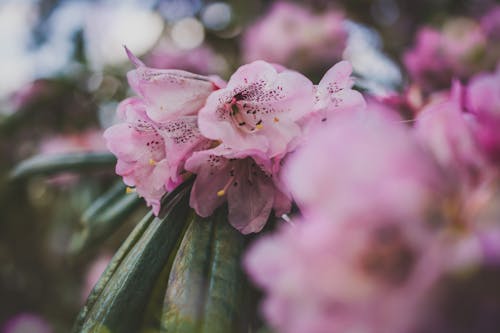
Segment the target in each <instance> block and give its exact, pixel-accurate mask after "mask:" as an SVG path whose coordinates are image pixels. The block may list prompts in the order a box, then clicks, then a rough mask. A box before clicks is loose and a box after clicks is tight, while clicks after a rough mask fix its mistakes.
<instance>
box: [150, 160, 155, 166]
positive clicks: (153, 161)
mask: <svg viewBox="0 0 500 333" xmlns="http://www.w3.org/2000/svg"><path fill="white" fill-rule="evenodd" d="M149 165H152V166H155V165H156V161H155V160H153V159H152V158H150V159H149Z"/></svg>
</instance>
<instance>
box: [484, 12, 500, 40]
mask: <svg viewBox="0 0 500 333" xmlns="http://www.w3.org/2000/svg"><path fill="white" fill-rule="evenodd" d="M481 28H482V29H483V31H484V33H485V34H486V36H487V37H488V38H489V39H490V40H494V41H500V6H496V7H493V8H491V9H490V10H489V11H488V13H487V14H486V15H484V16H483V17H482V18H481Z"/></svg>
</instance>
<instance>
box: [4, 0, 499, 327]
mask: <svg viewBox="0 0 500 333" xmlns="http://www.w3.org/2000/svg"><path fill="white" fill-rule="evenodd" d="M294 3H295V4H299V5H301V6H303V7H304V8H307V10H308V11H309V12H310V17H307V18H305V17H302V16H301V15H300V14H297V15H295V14H294V13H293V11H291V12H289V13H287V14H286V15H285V17H283V18H277V19H275V21H272V20H271V21H272V22H267V23H266V22H263V20H265V17H267V16H268V15H270V14H269V12H270V11H271V12H272V10H273V8H275V5H276V4H275V3H274V1H258V0H254V1H246V0H233V1H204V0H143V1H140V0H123V1H120V0H116V1H111V0H109V1H105V0H101V1H98V0H94V1H91V0H89V1H78V0H73V1H72V0H39V1H36V0H31V1H30V0H0V154H1V159H0V332H1V333H4V332H5V333H12V332H33V333H36V332H68V331H69V330H70V327H71V325H72V323H73V320H74V318H75V316H76V314H77V312H78V311H79V308H80V307H81V306H82V304H83V302H84V300H85V297H86V295H87V294H88V292H89V291H90V289H91V288H92V285H93V283H95V281H96V280H97V278H98V277H99V274H100V272H101V271H102V270H103V269H104V267H105V265H106V263H107V261H108V260H109V259H110V257H111V256H112V254H113V252H114V251H115V250H116V248H117V247H118V246H119V244H120V243H121V241H123V239H124V238H125V237H126V235H127V234H128V232H129V231H130V230H131V228H132V227H133V225H134V223H135V222H136V221H137V220H138V219H139V218H140V217H141V216H142V215H143V214H144V213H145V212H146V207H145V205H144V204H142V203H139V204H137V205H135V206H134V209H132V210H131V212H130V214H129V215H130V217H129V218H127V219H125V221H124V222H123V223H122V224H121V225H120V227H119V228H117V230H116V232H113V233H112V234H111V235H109V236H108V237H105V239H100V241H99V242H94V243H92V244H90V245H88V246H87V245H86V246H85V247H82V246H81V244H80V243H79V238H78V237H79V235H80V236H81V229H82V223H81V216H82V214H83V213H84V212H85V210H86V209H87V208H88V207H89V206H90V205H91V204H92V202H93V201H94V200H95V199H96V198H98V197H99V196H100V195H101V194H102V193H103V192H105V191H106V190H108V189H109V188H110V187H111V186H118V187H119V185H113V184H114V183H115V182H116V181H117V180H118V178H117V177H116V176H115V175H114V172H113V167H112V165H110V166H108V167H106V168H101V169H99V170H94V171H92V170H90V171H88V170H87V171H85V172H83V173H78V174H76V173H75V174H62V175H57V176H40V175H38V176H33V177H25V178H23V179H12V177H11V175H12V174H11V171H12V169H13V168H14V167H15V166H16V165H17V164H18V163H19V162H21V161H23V160H25V159H27V158H30V157H32V156H37V155H41V156H49V155H51V154H60V153H68V152H88V151H92V152H105V151H106V147H105V145H104V142H103V139H102V137H101V133H102V131H103V129H105V128H106V127H108V126H110V125H111V124H112V123H113V121H114V112H115V108H116V105H117V103H118V102H119V101H120V100H122V99H123V98H124V97H125V96H127V94H128V84H127V81H126V78H125V75H126V72H127V71H128V70H130V69H131V68H132V65H131V64H130V63H129V61H128V59H127V57H126V54H125V52H124V49H123V45H126V46H127V47H128V48H129V49H130V50H132V51H133V52H134V53H135V54H136V55H137V56H140V57H141V59H143V60H144V61H145V63H146V64H147V65H149V66H152V67H158V68H180V69H185V70H189V71H193V72H197V73H201V74H217V75H219V76H221V77H222V78H224V79H227V78H228V77H229V75H230V74H231V73H232V72H233V71H234V70H235V69H236V68H238V66H240V65H241V64H243V63H245V62H248V61H251V60H254V59H256V58H266V57H269V59H266V60H269V61H275V62H279V63H282V64H283V65H286V66H289V67H292V68H294V69H297V70H300V71H302V72H303V73H305V74H306V75H308V76H309V77H310V78H311V79H312V80H315V82H317V80H318V79H319V78H321V75H322V73H323V72H324V71H325V69H327V68H329V67H331V66H332V65H333V64H334V63H335V62H337V61H338V60H340V59H342V58H344V59H349V60H351V61H352V63H353V67H354V71H355V75H356V76H357V77H358V88H359V89H362V90H366V91H368V92H370V93H375V94H383V93H385V92H390V91H398V90H401V89H403V87H405V84H406V83H407V82H408V81H409V79H408V71H407V70H405V66H404V63H403V60H402V59H403V57H402V55H403V54H404V52H405V51H406V50H408V49H409V48H411V47H412V45H413V44H414V43H415V38H416V32H417V30H418V29H419V28H420V27H422V26H423V25H429V26H435V27H443V25H445V23H446V22H448V21H449V20H450V18H457V17H460V18H464V17H465V18H466V19H465V18H464V19H462V21H459V24H458V26H459V28H460V27H463V26H467V27H468V29H469V30H470V29H472V28H471V26H470V25H468V24H474V20H475V19H477V18H479V17H481V16H483V15H484V14H485V13H487V12H488V10H489V9H490V8H492V6H493V5H494V1H489V0H469V1H465V0H457V1H453V0H421V1H396V0H373V1H370V0H345V1H327V0H316V1H300V2H298V1H297V2H294ZM308 20H309V21H308ZM268 21H269V20H268ZM455 25H457V24H455ZM458 30H460V29H458ZM324 31H329V32H330V33H329V35H328V36H327V37H325V36H324ZM294 36H295V37H296V36H299V37H300V38H299V37H297V38H292V37H294ZM301 38H302V39H301ZM304 40H306V41H307V42H308V43H309V44H308V43H304Z"/></svg>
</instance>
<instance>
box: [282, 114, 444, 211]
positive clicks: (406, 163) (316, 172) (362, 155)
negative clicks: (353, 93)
mask: <svg viewBox="0 0 500 333" xmlns="http://www.w3.org/2000/svg"><path fill="white" fill-rule="evenodd" d="M395 119H397V116H392V117H391V116H389V115H386V114H382V113H378V112H374V111H373V110H366V111H357V112H337V113H335V114H334V115H333V117H331V122H330V123H329V124H328V126H327V127H326V128H325V129H324V130H323V131H320V132H319V133H318V134H316V135H315V136H314V137H311V138H310V139H309V140H310V141H311V144H308V145H306V147H305V148H304V149H303V150H301V151H300V152H299V153H297V154H295V155H293V156H291V157H290V161H289V164H288V167H287V166H285V169H284V176H285V182H286V184H287V185H288V187H289V188H290V190H291V192H292V195H293V197H294V198H295V200H296V201H297V203H298V205H299V207H300V208H301V209H302V212H303V213H304V214H307V213H308V212H309V211H314V212H318V211H319V212H322V214H324V215H326V216H341V215H344V214H345V215H350V214H351V213H353V212H358V213H362V212H363V211H367V210H368V211H370V212H372V213H373V212H384V211H385V210H390V211H393V212H394V211H396V210H397V211H399V214H400V216H406V215H407V214H410V215H414V214H415V212H417V211H421V210H422V208H423V207H424V205H425V204H426V203H427V201H428V200H429V198H431V197H433V195H434V194H437V193H439V192H440V191H442V190H443V188H442V187H444V185H443V184H442V177H441V174H440V172H439V169H438V168H437V167H436V164H435V162H434V160H433V158H432V156H429V154H427V153H426V152H425V150H424V149H422V148H421V147H420V145H419V144H418V142H417V140H416V139H415V138H414V137H413V136H412V135H411V133H410V132H409V129H408V128H407V127H405V125H404V124H402V123H400V122H398V121H397V120H395ZM312 142H314V144H312ZM311 161H314V163H311ZM304 175H307V177H304Z"/></svg>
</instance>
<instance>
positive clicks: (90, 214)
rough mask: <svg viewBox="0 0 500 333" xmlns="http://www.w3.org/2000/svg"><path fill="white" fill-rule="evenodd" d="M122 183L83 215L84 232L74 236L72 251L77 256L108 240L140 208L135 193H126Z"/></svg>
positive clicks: (116, 185) (139, 202)
mask: <svg viewBox="0 0 500 333" xmlns="http://www.w3.org/2000/svg"><path fill="white" fill-rule="evenodd" d="M125 189H126V186H125V185H124V184H123V183H122V182H121V181H120V182H118V183H117V184H115V185H114V186H113V187H112V188H111V189H109V190H108V191H107V192H106V193H105V194H103V195H102V196H101V197H99V198H98V199H97V200H96V201H94V203H93V204H92V205H91V206H90V207H89V208H87V210H86V211H85V212H84V213H83V215H82V225H83V230H82V231H80V232H79V233H77V234H76V235H74V236H73V238H72V239H71V242H70V250H71V252H72V253H73V254H77V253H79V252H81V251H83V250H85V249H87V248H88V247H90V246H92V245H94V244H95V243H98V242H100V241H101V240H103V239H106V238H107V237H108V236H109V235H111V234H112V233H113V232H114V231H115V230H116V229H118V228H119V227H120V226H121V225H122V224H123V222H125V221H126V219H127V217H128V216H129V215H130V214H131V213H132V212H133V211H134V210H135V209H136V208H137V207H139V206H140V204H141V202H142V200H141V199H140V198H139V197H138V196H137V194H135V193H126V192H125Z"/></svg>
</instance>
